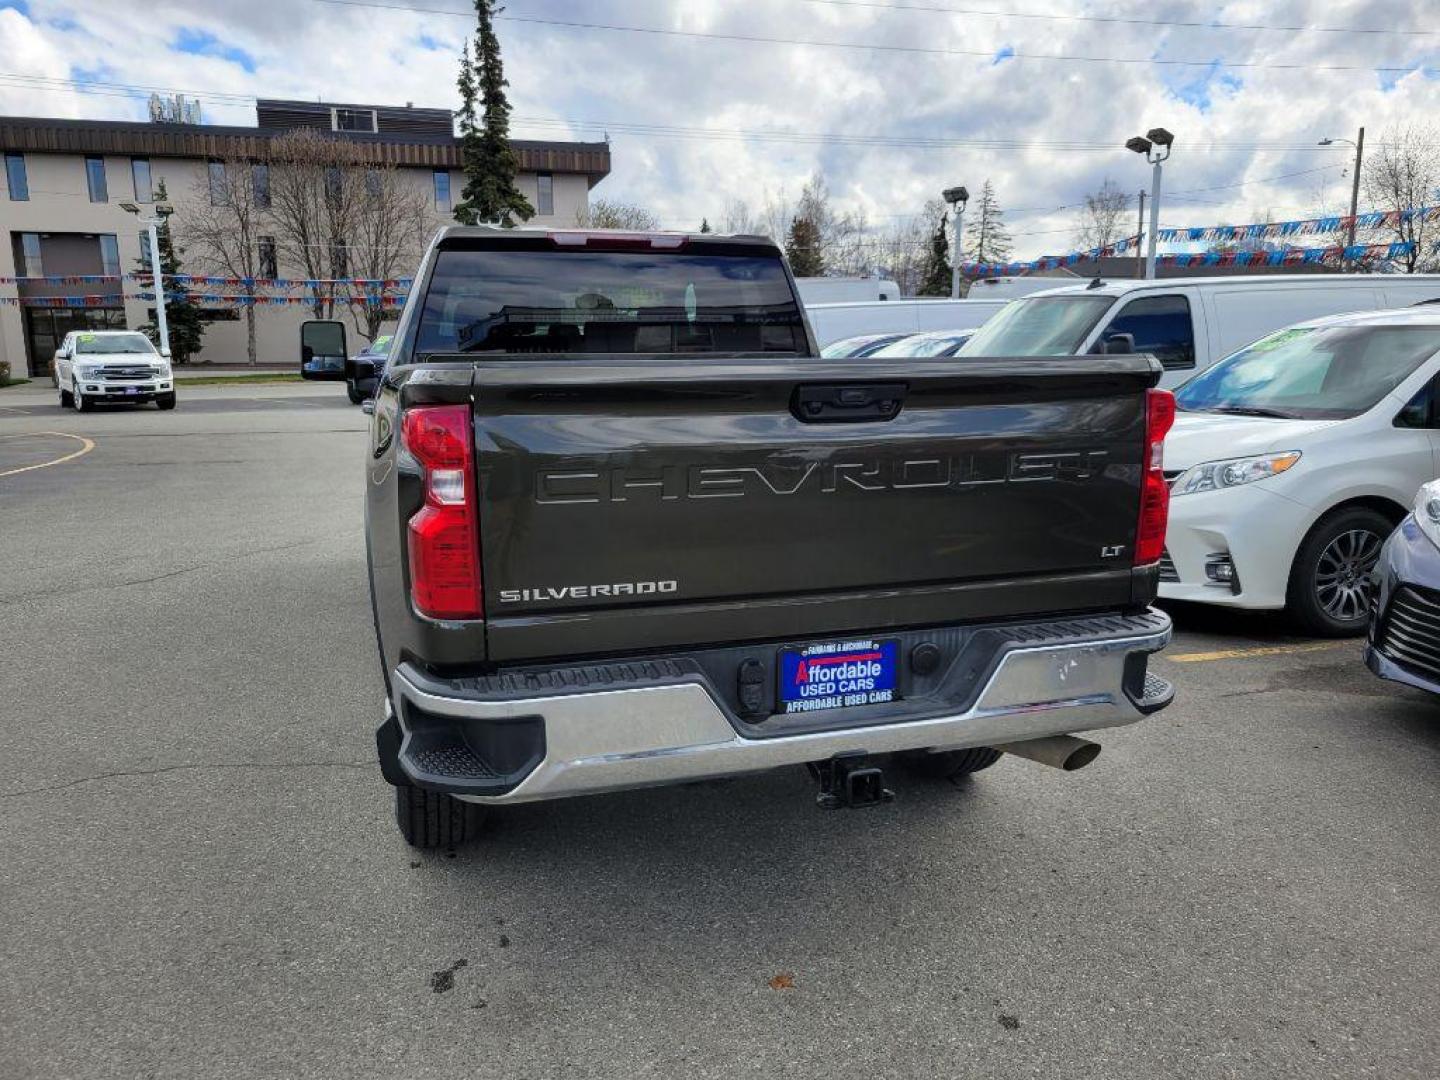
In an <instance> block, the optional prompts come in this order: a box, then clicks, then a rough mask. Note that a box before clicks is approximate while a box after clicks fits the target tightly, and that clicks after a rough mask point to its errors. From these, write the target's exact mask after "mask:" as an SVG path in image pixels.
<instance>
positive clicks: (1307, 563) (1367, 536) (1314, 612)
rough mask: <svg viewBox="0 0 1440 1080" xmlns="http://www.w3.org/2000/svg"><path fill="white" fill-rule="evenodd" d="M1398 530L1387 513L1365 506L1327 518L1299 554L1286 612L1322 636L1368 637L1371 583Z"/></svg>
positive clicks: (1303, 544)
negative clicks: (1383, 547) (1387, 543)
mask: <svg viewBox="0 0 1440 1080" xmlns="http://www.w3.org/2000/svg"><path fill="white" fill-rule="evenodd" d="M1394 531H1395V525H1394V523H1393V522H1391V520H1390V519H1389V518H1387V517H1386V516H1385V515H1384V514H1381V513H1379V512H1378V511H1375V510H1368V509H1366V508H1365V507H1363V506H1357V507H1353V508H1352V509H1349V510H1341V511H1339V512H1338V513H1334V514H1331V515H1330V516H1329V517H1326V518H1322V519H1321V520H1320V522H1319V524H1317V525H1316V526H1315V527H1314V528H1313V529H1311V530H1310V535H1309V536H1307V537H1305V540H1304V542H1303V543H1301V545H1300V550H1299V551H1298V552H1296V553H1295V562H1294V563H1293V565H1292V566H1291V569H1290V584H1289V587H1288V589H1287V590H1286V596H1285V610H1286V612H1287V613H1288V614H1289V615H1290V618H1291V619H1292V620H1293V621H1294V622H1295V624H1296V625H1297V626H1298V627H1299V628H1300V629H1301V630H1303V631H1305V632H1306V633H1309V634H1314V635H1316V636H1318V637H1351V636H1354V635H1356V634H1363V633H1364V632H1365V627H1366V625H1367V624H1368V623H1369V619H1370V603H1369V591H1368V589H1367V587H1366V578H1368V576H1369V574H1370V571H1372V570H1373V569H1375V563H1376V562H1377V561H1378V559H1379V557H1380V548H1381V545H1383V544H1384V543H1385V540H1386V538H1387V537H1388V536H1389V535H1390V534H1391V533H1392V532H1394Z"/></svg>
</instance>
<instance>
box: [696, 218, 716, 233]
mask: <svg viewBox="0 0 1440 1080" xmlns="http://www.w3.org/2000/svg"><path fill="white" fill-rule="evenodd" d="M700 231H701V232H702V233H707V232H714V231H715V230H714V229H712V228H710V219H709V218H701V219H700Z"/></svg>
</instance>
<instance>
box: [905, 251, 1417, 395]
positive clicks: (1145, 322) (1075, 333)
mask: <svg viewBox="0 0 1440 1080" xmlns="http://www.w3.org/2000/svg"><path fill="white" fill-rule="evenodd" d="M1431 300H1440V274H1408V275H1407V274H1310V275H1304V274H1272V275H1268V276H1267V275H1251V276H1240V277H1225V278H1162V279H1158V280H1153V281H1101V280H1099V279H1095V280H1094V281H1092V282H1091V283H1090V284H1088V285H1076V286H1070V287H1067V288H1064V289H1052V290H1050V291H1048V292H1044V293H1040V294H1038V295H1035V296H1027V297H1024V298H1022V299H1020V300H1015V301H1012V302H1011V303H1010V304H1008V305H1007V306H1006V308H1005V310H1004V311H1001V312H1000V313H999V314H997V315H995V316H994V318H992V319H990V320H989V321H988V322H987V323H985V325H984V326H983V327H981V329H980V330H979V332H978V333H976V334H975V336H974V337H972V338H971V339H970V340H969V341H968V342H966V344H965V347H964V348H962V349H961V350H960V353H959V355H960V356H1070V355H1082V354H1084V353H1092V352H1104V351H1106V349H1107V348H1108V349H1110V350H1111V351H1114V350H1115V349H1117V348H1121V349H1123V348H1124V344H1122V343H1121V342H1122V339H1121V335H1128V336H1129V338H1130V339H1132V342H1133V348H1134V351H1135V352H1146V353H1150V354H1151V355H1153V356H1154V357H1155V358H1156V359H1158V360H1159V361H1160V363H1161V364H1162V365H1163V366H1164V368H1165V375H1164V377H1163V378H1162V379H1161V381H1160V385H1161V386H1162V387H1166V388H1172V387H1175V386H1179V385H1180V384H1181V383H1182V382H1184V381H1185V380H1186V379H1188V378H1190V377H1191V376H1192V375H1194V374H1196V373H1197V372H1200V371H1204V370H1205V369H1206V368H1208V367H1209V366H1210V365H1211V364H1213V363H1215V361H1216V360H1219V359H1220V358H1221V357H1222V356H1228V355H1229V354H1230V353H1232V352H1234V351H1235V350H1236V349H1238V348H1240V347H1241V346H1242V345H1248V344H1249V343H1250V342H1252V341H1255V340H1256V339H1257V338H1261V337H1263V336H1265V335H1266V334H1268V333H1270V331H1272V330H1278V329H1280V328H1281V327H1282V326H1290V325H1291V324H1293V323H1298V322H1301V321H1303V320H1305V319H1314V318H1318V317H1321V316H1325V315H1339V314H1342V313H1343V312H1347V311H1376V310H1380V309H1383V308H1400V307H1409V306H1410V305H1412V304H1419V303H1425V302H1427V301H1431ZM956 325H960V324H958V323H957V324H956ZM880 329H884V328H883V327H882V328H880Z"/></svg>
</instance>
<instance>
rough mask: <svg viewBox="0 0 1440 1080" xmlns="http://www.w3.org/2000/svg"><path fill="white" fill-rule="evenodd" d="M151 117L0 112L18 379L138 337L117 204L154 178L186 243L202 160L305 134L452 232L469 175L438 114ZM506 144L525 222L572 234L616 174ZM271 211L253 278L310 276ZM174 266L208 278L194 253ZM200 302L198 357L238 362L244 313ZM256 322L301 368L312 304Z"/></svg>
mask: <svg viewBox="0 0 1440 1080" xmlns="http://www.w3.org/2000/svg"><path fill="white" fill-rule="evenodd" d="M151 115H152V117H155V119H152V120H150V121H129V120H73V119H63V118H58V117H33V116H0V151H3V155H4V177H5V187H4V191H3V192H0V196H3V200H0V234H3V235H0V361H9V363H10V367H11V373H12V375H13V376H15V377H23V376H25V375H29V376H30V377H32V378H36V377H43V378H48V377H49V372H50V361H51V358H52V356H53V354H54V351H55V348H56V346H57V345H58V344H59V342H60V340H61V339H62V338H63V337H64V336H65V334H66V333H67V332H69V331H71V330H83V329H115V328H124V327H127V326H128V327H139V326H141V325H142V324H144V323H145V322H146V321H148V319H149V318H150V312H151V309H152V308H153V302H151V301H148V300H145V299H141V298H140V297H139V295H138V294H139V293H140V292H141V291H142V290H144V289H146V288H148V286H147V285H146V284H145V283H138V282H136V281H133V280H130V279H129V278H127V277H126V275H128V274H130V273H132V272H133V271H135V270H136V269H137V265H138V260H139V259H140V257H141V253H142V250H143V248H142V233H141V230H140V228H139V225H138V223H137V220H136V217H135V216H134V215H132V214H131V213H128V212H127V211H125V210H124V209H122V206H121V204H122V203H136V204H142V208H143V204H149V203H153V201H154V199H155V192H156V190H157V189H158V187H159V185H160V184H161V182H164V184H165V187H166V191H167V197H168V201H169V202H170V203H171V204H173V205H174V206H175V207H176V214H175V216H174V218H173V219H172V220H173V221H174V223H175V226H176V228H175V232H176V239H177V240H178V242H179V243H180V244H181V246H182V247H183V246H185V235H184V222H185V206H186V203H187V201H189V200H194V199H205V198H207V197H209V198H214V194H213V190H214V189H213V182H212V177H213V170H212V165H214V164H215V163H219V162H223V161H225V160H234V159H247V160H250V161H253V162H255V163H257V164H262V165H263V163H264V162H265V160H266V159H267V156H268V154H267V150H268V145H269V143H270V141H271V140H273V139H275V138H277V137H279V136H281V135H283V134H285V133H287V132H290V131H294V130H296V129H313V130H318V131H321V132H323V133H325V134H327V135H331V136H334V137H337V138H343V139H345V140H346V141H347V142H351V143H353V144H355V145H356V146H357V147H358V148H359V150H360V153H359V156H360V157H361V158H362V159H364V160H365V161H368V162H372V163H374V164H376V165H379V166H394V167H395V168H396V170H397V174H398V176H399V178H400V179H401V181H402V182H403V183H405V184H409V185H413V186H414V188H415V189H416V190H418V191H420V192H423V194H424V197H425V199H426V201H427V205H428V206H429V208H430V213H431V216H432V217H433V225H434V226H435V227H436V228H438V227H440V226H442V225H445V224H451V223H453V222H454V217H453V206H454V203H455V202H456V201H458V199H459V197H460V192H461V190H462V188H463V187H464V175H463V173H462V172H461V171H460V144H459V141H458V140H457V139H456V137H455V134H454V120H453V116H452V114H451V113H450V111H449V110H447V109H420V108H413V107H411V106H408V105H407V106H400V107H394V106H385V105H363V104H350V103H333V102H308V101H283V100H271V99H261V100H259V101H257V102H256V124H255V126H254V127H243V126H222V125H212V124H200V123H189V122H183V120H186V119H195V118H197V116H196V114H195V113H194V112H193V111H186V110H184V109H178V108H177V109H174V110H169V109H162V108H155V107H152V109H151ZM170 117H179V118H181V121H182V122H177V121H176V120H175V119H171V118H170ZM511 146H512V147H513V148H514V151H515V156H516V159H517V162H518V165H519V172H518V176H517V184H518V186H519V188H520V191H521V193H522V194H524V195H525V196H526V198H528V199H529V200H530V203H531V205H532V206H534V207H535V210H536V216H535V217H534V218H532V219H531V223H532V224H535V225H541V226H544V225H553V226H565V225H573V224H575V223H576V221H577V218H578V217H580V216H581V215H582V214H584V213H585V212H586V210H587V208H588V206H589V191H590V189H591V188H592V187H594V186H595V185H596V184H597V183H599V182H600V181H601V180H603V179H604V178H605V176H606V175H607V174H608V173H609V171H610V147H609V144H608V143H604V142H599V143H586V142H551V141H533V140H525V139H516V140H512V142H511ZM207 190H208V191H209V192H210V194H209V195H208V196H207ZM266 216H267V212H266V211H265V210H264V209H263V208H261V209H260V210H259V214H258V217H259V223H258V225H257V227H256V233H257V234H258V235H257V237H256V244H257V249H258V250H257V255H258V259H259V261H258V263H257V265H259V266H261V267H262V271H261V273H260V274H259V276H260V277H263V278H281V279H284V278H291V279H293V278H302V277H305V276H306V275H305V274H304V273H303V272H302V269H301V268H300V267H297V266H293V265H286V260H285V255H284V250H285V244H283V243H279V244H277V242H276V234H277V233H278V232H279V230H278V229H276V228H274V227H273V226H270V225H267V223H266ZM267 228H268V229H269V231H268V232H267V231H266V230H267ZM418 255H419V252H418V251H417V252H416V256H417V258H418ZM184 269H185V272H186V273H191V274H214V273H216V272H217V270H218V268H216V267H207V266H205V265H203V264H201V263H200V262H199V261H198V259H197V258H196V256H195V255H194V254H189V255H187V256H186V259H185V267H184ZM412 269H413V267H411V268H407V269H406V271H405V274H404V275H397V276H408V275H409V273H410V271H411V270H412ZM87 279H89V280H87ZM96 279H98V280H96ZM296 295H299V294H298V293H297V294H296ZM59 305H64V306H59ZM71 305H77V306H71ZM202 307H203V317H204V319H205V321H206V323H207V329H206V333H205V338H204V347H203V352H202V354H201V356H200V357H199V359H200V360H201V361H206V362H212V363H244V362H245V360H246V356H247V348H246V334H245V331H244V329H243V319H242V317H241V314H240V312H241V309H240V307H239V306H238V305H236V304H233V303H223V302H216V303H214V304H213V305H210V306H204V305H203V304H202ZM256 311H257V320H256V321H257V327H256V335H257V350H256V353H257V360H258V361H259V362H261V363H286V364H288V363H291V362H296V363H298V344H297V343H298V326H299V323H300V322H301V321H303V320H304V319H305V318H308V317H311V315H310V309H309V308H308V307H305V306H303V305H287V306H269V305H267V306H263V307H257V308H256ZM336 317H342V316H340V315H338V314H337V316H336Z"/></svg>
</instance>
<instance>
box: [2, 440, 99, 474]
mask: <svg viewBox="0 0 1440 1080" xmlns="http://www.w3.org/2000/svg"><path fill="white" fill-rule="evenodd" d="M37 435H53V436H55V437H56V438H60V439H74V440H75V441H76V442H78V443H80V444H82V445H81V447H80V449H79V450H76V451H75V452H74V453H71V454H66V455H65V456H64V457H58V458H56V459H55V460H54V461H42V462H40V464H38V465H22V466H20V468H18V469H6V470H5V471H4V472H0V477H6V476H15V475H17V474H19V473H23V472H31V471H33V470H35V469H48V468H49V467H50V466H51V465H59V464H62V463H63V462H66V461H73V460H75V459H76V458H77V457H80V456H81V455H83V454H88V453H89V452H90V451H91V450H94V449H95V443H94V442H93V441H92V440H90V439H87V438H85V436H83V435H67V434H66V433H65V432H63V431H22V432H20V433H18V434H16V435H0V439H33V438H35V437H36V436H37Z"/></svg>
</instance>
